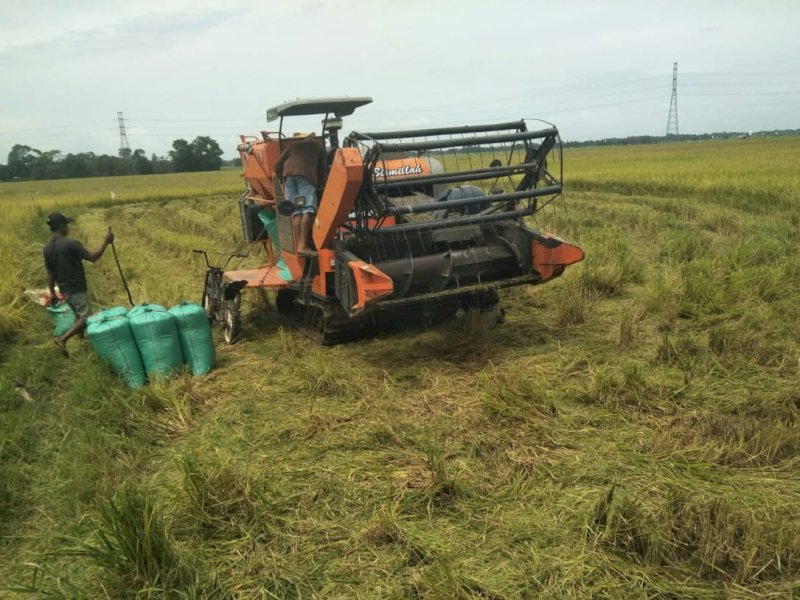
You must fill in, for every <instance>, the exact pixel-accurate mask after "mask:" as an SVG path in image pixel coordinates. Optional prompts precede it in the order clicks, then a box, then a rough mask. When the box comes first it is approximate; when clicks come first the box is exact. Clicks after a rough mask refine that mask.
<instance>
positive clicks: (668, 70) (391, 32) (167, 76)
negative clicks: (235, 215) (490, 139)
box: [0, 0, 800, 163]
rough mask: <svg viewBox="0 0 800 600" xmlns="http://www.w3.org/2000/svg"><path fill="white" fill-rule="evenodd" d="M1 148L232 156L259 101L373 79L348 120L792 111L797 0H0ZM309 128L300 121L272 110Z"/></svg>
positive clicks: (653, 126) (642, 120)
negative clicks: (214, 144) (194, 144)
mask: <svg viewBox="0 0 800 600" xmlns="http://www.w3.org/2000/svg"><path fill="white" fill-rule="evenodd" d="M0 2H1V3H2V7H1V8H2V11H1V12H0V15H1V16H0V86H2V87H0V90H2V93H0V162H3V163H4V162H6V160H5V157H6V156H7V154H8V151H9V149H10V148H11V146H12V145H13V144H15V143H22V144H28V145H30V146H33V147H35V148H39V149H41V150H50V149H59V150H61V151H62V152H80V151H94V152H97V153H116V152H117V148H118V147H119V128H118V124H117V111H122V112H123V113H124V116H125V119H126V125H127V131H128V138H129V141H130V145H131V147H133V148H143V149H144V150H145V151H146V152H147V153H148V154H150V153H152V152H155V153H157V154H164V153H166V151H167V150H168V149H169V147H170V145H171V143H172V140H173V139H175V138H178V137H183V138H186V139H188V140H191V139H193V138H194V137H195V136H197V135H210V136H211V137H213V138H214V139H216V140H217V141H218V142H219V143H220V146H221V147H222V148H223V149H224V150H225V153H226V157H228V158H230V157H232V156H234V148H235V146H236V143H237V142H238V134H240V133H251V134H255V133H257V132H258V131H260V130H261V129H264V128H266V127H265V118H264V113H265V110H266V108H268V107H270V106H274V105H276V104H280V103H281V102H284V101H286V100H291V99H295V98H298V97H301V98H302V97H315V96H337V95H351V96H372V97H373V98H374V100H375V101H374V103H373V104H371V105H369V106H366V107H364V108H362V109H360V110H359V111H357V112H356V114H355V115H353V116H352V117H350V118H348V119H347V120H346V121H345V132H347V131H350V130H354V129H355V130H358V129H361V130H377V129H381V128H402V127H419V126H425V125H463V124H477V123H488V122H492V121H495V120H507V119H515V118H520V117H525V118H537V117H538V118H542V119H545V120H547V121H551V122H553V123H555V124H556V125H557V126H558V127H559V129H560V130H561V133H562V137H564V138H565V139H567V140H585V139H597V138H603V137H621V136H628V135H638V134H652V135H663V134H664V133H665V130H666V125H667V117H668V110H669V101H670V94H671V90H672V64H673V62H675V61H677V62H678V109H679V110H678V115H679V126H680V132H681V133H703V132H712V131H726V130H727V131H748V130H753V131H756V130H762V129H784V128H787V129H788V128H792V129H794V128H800V115H799V114H798V113H799V112H800V111H798V108H800V33H798V26H800V2H798V1H796V0H760V1H756V0H749V1H746V0H738V1H734V0H725V1H723V0H702V1H701V0H692V1H684V0H672V1H669V2H666V1H664V0H661V1H650V0H631V1H617V0H604V1H602V2H600V1H591V2H589V1H586V2H578V1H569V0H561V1H559V2H554V1H548V2H542V1H539V0H519V1H517V0H495V1H489V0H484V1H480V2H478V1H473V0H457V1H456V0H452V1H451V0H402V1H388V0H373V1H370V2H368V1H366V0H282V1H273V0H260V1H257V0H247V1H239V0H224V1H220V0H133V1H131V0H126V1H124V2H118V1H116V0H84V1H77V0H59V1H55V0H50V1H47V0H41V1H39V2H16V1H12V0H0ZM287 127H288V129H289V130H300V129H305V130H308V129H312V128H313V129H315V130H316V131H319V121H318V120H317V119H315V120H313V121H311V122H309V121H305V122H303V121H297V122H295V123H289V124H287Z"/></svg>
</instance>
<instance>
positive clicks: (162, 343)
mask: <svg viewBox="0 0 800 600" xmlns="http://www.w3.org/2000/svg"><path fill="white" fill-rule="evenodd" d="M137 309H138V310H137ZM128 315H129V316H128V321H129V322H130V325H131V332H132V333H133V339H135V340H136V345H137V346H138V348H139V354H141V355H142V363H144V370H145V371H146V372H147V376H148V377H149V378H150V379H153V378H155V377H163V376H168V375H171V374H172V373H174V372H175V371H179V370H180V368H181V366H182V365H183V353H182V352H181V344H180V342H179V341H178V330H177V328H176V327H175V317H173V316H172V315H171V314H170V313H168V312H167V311H166V309H165V308H164V307H163V306H158V305H152V306H141V307H139V306H137V307H136V308H134V309H133V310H131V311H130V312H129V313H128Z"/></svg>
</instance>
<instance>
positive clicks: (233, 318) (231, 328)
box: [222, 295, 242, 344]
mask: <svg viewBox="0 0 800 600" xmlns="http://www.w3.org/2000/svg"><path fill="white" fill-rule="evenodd" d="M241 332H242V313H241V299H240V298H239V296H238V295H237V296H236V298H234V299H233V300H227V301H226V302H225V306H224V308H223V310H222V337H223V338H225V341H226V342H227V343H228V344H233V343H235V342H236V340H237V339H239V335H240V334H241Z"/></svg>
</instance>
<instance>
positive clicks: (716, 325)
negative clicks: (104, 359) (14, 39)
mask: <svg viewBox="0 0 800 600" xmlns="http://www.w3.org/2000/svg"><path fill="white" fill-rule="evenodd" d="M799 160H800V144H798V140H797V138H776V139H774V140H773V139H752V140H730V141H727V142H708V143H694V144H690V143H686V144H673V145H659V146H652V147H636V148H597V149H592V148H587V149H575V150H569V151H567V152H565V165H564V167H565V174H566V182H565V183H566V189H567V192H566V194H565V199H564V200H565V202H562V201H561V200H559V201H558V203H557V206H556V207H555V209H551V208H548V209H547V210H546V211H545V213H544V214H541V215H539V216H538V217H537V224H538V225H539V226H541V227H542V228H544V229H547V230H550V231H553V232H555V233H557V234H559V235H561V236H562V237H564V238H565V239H568V240H571V241H575V242H576V243H579V244H580V245H582V246H583V247H584V249H585V250H586V255H587V258H586V260H585V261H584V262H583V263H582V264H580V265H577V266H574V267H572V268H570V269H568V271H567V273H566V274H565V276H564V277H563V278H562V279H560V280H556V281H554V282H551V283H548V284H547V285H545V286H542V287H541V288H517V289H513V290H508V291H506V292H503V294H502V298H503V302H504V305H505V307H506V309H507V322H506V323H505V324H504V325H501V326H499V327H497V328H494V329H489V328H487V327H486V326H485V323H482V322H480V321H477V320H475V319H471V318H466V319H462V320H455V321H453V322H449V323H445V324H442V325H440V326H438V327H435V328H431V329H406V330H403V331H400V332H398V333H396V334H393V335H387V336H384V337H379V338H377V339H371V340H364V341H361V342H358V343H354V344H348V345H344V346H337V347H333V348H323V347H318V346H316V345H314V344H313V343H311V342H310V341H309V340H307V339H306V338H304V337H303V336H302V335H300V334H298V333H297V332H295V331H294V330H293V329H291V328H289V327H287V326H286V325H285V324H284V323H282V322H281V321H280V319H279V318H278V316H277V315H276V313H275V310H274V308H272V306H273V302H272V300H270V299H267V301H265V299H263V298H261V297H259V296H257V295H253V296H252V297H249V298H247V299H246V302H245V307H244V310H245V320H244V339H243V340H242V341H241V343H239V344H237V345H236V346H232V347H229V346H224V345H223V344H222V343H221V340H218V341H219V342H220V344H219V345H218V354H219V361H218V367H217V368H216V369H215V370H213V371H212V372H211V373H209V374H208V375H207V376H205V377H201V378H191V377H188V376H186V375H181V376H179V377H177V378H175V379H173V380H170V381H167V382H162V383H159V384H158V385H154V386H150V387H148V388H145V389H142V390H137V391H130V390H128V389H126V388H125V387H124V385H123V384H122V383H121V382H120V381H119V380H118V379H116V378H115V377H114V376H113V375H112V374H111V373H110V372H109V371H108V370H107V369H106V368H105V367H104V366H103V365H102V364H101V363H100V362H99V361H98V359H97V358H96V357H95V356H94V355H93V354H92V353H91V352H90V351H89V349H88V347H86V346H84V347H80V346H79V345H78V344H76V346H75V348H74V352H73V354H74V357H73V358H72V359H71V360H69V361H65V360H63V359H62V358H61V356H60V355H59V354H58V351H57V350H56V348H55V347H53V346H52V344H51V342H50V341H49V333H50V327H51V326H50V323H49V322H48V318H47V316H46V315H45V314H44V313H43V311H41V309H40V308H38V307H35V306H32V305H30V304H29V303H27V301H26V300H25V299H24V298H23V297H22V295H21V294H20V290H21V289H24V288H26V287H38V286H41V285H42V284H43V283H44V274H43V272H42V267H41V264H40V263H41V245H42V243H43V242H44V241H45V240H46V238H47V232H46V231H45V227H44V224H43V217H44V215H46V213H47V212H48V211H49V210H51V209H52V208H55V207H57V208H58V209H63V211H64V212H66V213H67V214H69V213H70V212H72V213H75V214H76V215H77V216H78V218H79V220H78V223H77V224H76V226H75V228H74V233H75V235H76V236H77V237H78V238H80V239H83V240H84V241H85V242H87V243H88V244H89V245H94V244H96V243H97V242H99V240H100V239H101V236H102V233H103V232H104V231H105V228H106V227H107V226H108V225H111V226H113V228H114V230H115V231H116V232H117V240H118V241H117V244H118V250H119V252H120V258H121V260H122V263H123V266H124V267H125V269H126V272H127V273H128V275H129V279H130V281H131V284H132V291H133V293H134V297H135V298H136V299H137V300H140V301H144V300H147V301H150V302H159V303H163V304H172V303H176V302H178V301H179V300H181V299H184V298H187V299H198V298H199V295H200V291H201V283H202V277H203V271H204V269H203V266H202V265H201V264H200V262H199V261H198V260H197V259H195V258H193V257H192V255H191V252H190V251H191V250H192V249H193V248H196V247H206V248H217V249H224V248H234V247H236V246H237V245H238V240H239V237H240V233H239V225H238V215H237V212H236V207H235V204H234V202H233V199H234V198H235V196H236V193H237V191H238V183H237V181H238V179H237V177H238V175H237V176H236V177H234V176H233V174H232V173H230V172H223V173H218V174H214V175H213V176H212V175H205V174H204V175H203V176H204V177H209V179H205V180H201V179H193V178H194V177H197V176H196V175H192V176H191V177H186V178H183V179H182V178H175V179H173V178H167V177H166V176H154V177H140V178H136V179H135V181H134V180H132V181H130V182H126V184H130V185H132V186H135V189H134V188H131V191H130V193H129V194H128V193H127V192H126V193H125V194H122V193H121V192H117V194H116V198H115V199H114V200H113V201H112V200H111V199H110V197H109V192H108V189H109V184H110V183H113V180H111V179H95V180H83V181H79V182H78V181H70V182H66V181H64V182H47V183H46V185H48V186H50V185H52V186H53V187H51V188H50V189H51V192H49V195H48V197H47V198H45V199H43V197H42V196H40V197H39V198H37V199H36V203H35V204H34V203H33V202H32V201H31V199H30V190H29V189H27V190H24V191H22V192H21V191H20V190H22V189H23V188H24V187H25V186H28V185H34V184H24V186H23V185H22V184H3V185H0V204H2V205H3V206H4V209H6V213H7V215H8V216H7V217H6V218H7V223H8V227H6V228H4V230H3V233H2V234H0V336H4V337H3V345H2V350H0V361H2V364H1V366H0V413H1V414H0V587H2V588H3V591H0V597H10V598H17V597H20V598H22V597H46V596H48V595H50V596H53V597H69V598H73V597H92V598H93V597H112V598H148V597H149V598H162V597H170V598H329V597H334V598H337V597H338V598H409V597H411V598H504V599H505V598H509V599H510V598H534V597H565V598H586V597H597V598H725V597H741V598H760V597H776V598H778V597H786V598H788V597H793V596H796V595H798V594H800V577H798V572H799V571H798V569H799V568H800V544H798V540H800V525H798V518H797V517H798V512H800V511H798V508H797V507H798V506H800V483H798V478H797V468H798V464H800V463H799V462H798V461H799V460H800V435H799V434H798V433H797V431H798V422H799V421H800V386H798V383H797V377H798V370H799V369H800V334H798V331H800V308H798V306H800V305H799V304H798V303H797V298H798V295H800V289H799V288H800V255H799V254H798V251H797V247H798V243H797V242H798V237H800V233H798V231H800V229H798V225H800V198H798V194H799V193H800V181H798V179H797V177H798V176H797V171H796V165H797V164H798V161H799ZM35 185H43V183H42V182H37V183H36V184H35ZM184 185H185V186H186V187H184ZM193 186H194V187H193ZM116 187H117V189H118V190H122V189H123V187H122V186H121V185H118V186H116ZM56 190H57V191H56ZM259 260H260V259H259V258H258V257H255V256H254V257H252V258H250V259H248V260H247V261H245V264H258V262H259ZM115 269H116V267H115V266H114V264H113V261H112V260H111V258H110V256H106V257H104V258H103V260H101V261H100V262H99V263H98V264H96V265H93V266H90V267H88V269H87V270H88V273H89V278H90V286H91V289H92V292H93V294H94V300H95V301H96V302H97V303H98V304H103V305H113V304H118V303H124V301H125V295H124V292H123V291H122V289H121V287H120V285H119V283H118V279H117V274H116V270H115ZM17 382H19V383H22V384H23V385H24V386H25V388H26V389H27V390H28V392H29V393H30V395H31V397H32V398H33V401H32V402H28V401H26V400H24V399H23V398H22V397H21V396H20V395H18V394H17V393H16V392H15V384H16V383H17Z"/></svg>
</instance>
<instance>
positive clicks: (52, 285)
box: [43, 250, 56, 304]
mask: <svg viewBox="0 0 800 600" xmlns="http://www.w3.org/2000/svg"><path fill="white" fill-rule="evenodd" d="M43 254H44V269H45V271H47V287H48V288H49V290H50V302H49V304H55V303H56V275H55V272H54V271H53V265H51V264H50V261H49V260H48V258H47V251H46V250H45V251H44V253H43Z"/></svg>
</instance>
